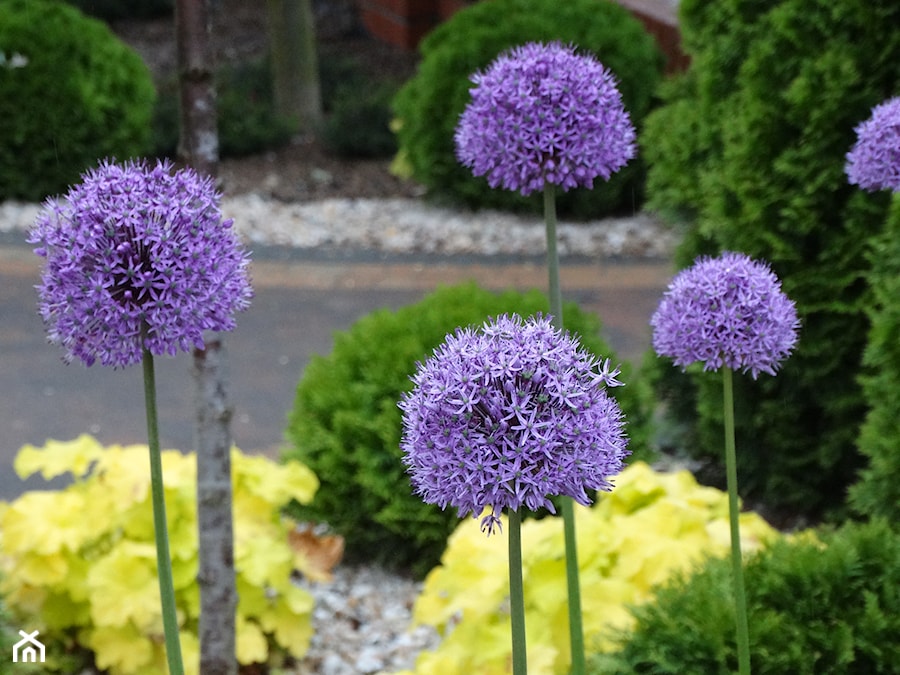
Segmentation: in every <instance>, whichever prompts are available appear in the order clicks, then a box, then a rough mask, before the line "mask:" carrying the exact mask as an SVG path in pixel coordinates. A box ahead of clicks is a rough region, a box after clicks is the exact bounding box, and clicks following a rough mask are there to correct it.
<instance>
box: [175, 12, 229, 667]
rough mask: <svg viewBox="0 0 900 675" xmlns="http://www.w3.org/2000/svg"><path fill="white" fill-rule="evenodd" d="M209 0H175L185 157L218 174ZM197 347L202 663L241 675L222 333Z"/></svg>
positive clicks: (181, 154) (180, 144) (205, 172)
mask: <svg viewBox="0 0 900 675" xmlns="http://www.w3.org/2000/svg"><path fill="white" fill-rule="evenodd" d="M209 10H210V7H209V0H176V3H175V34H176V43H177V51H178V66H179V87H180V103H181V124H180V135H179V142H178V159H179V163H182V164H185V165H189V166H191V167H193V168H194V169H195V170H196V171H197V172H198V173H200V174H202V175H207V176H210V177H212V178H213V179H214V178H215V177H216V175H217V173H218V162H219V136H218V130H217V127H216V92H215V82H214V73H215V65H214V61H215V59H214V55H213V50H212V45H211V40H210V19H211V17H210V11H209ZM204 338H205V343H206V347H205V349H202V350H201V349H197V350H194V379H195V383H196V416H197V418H196V451H197V526H198V545H199V563H198V573H197V582H198V585H199V588H200V626H199V639H200V671H199V672H201V673H203V674H204V675H236V673H237V660H236V657H235V653H236V651H235V609H236V606H237V592H236V590H235V572H234V535H233V525H232V498H231V430H230V423H231V408H230V406H229V403H228V397H227V391H226V386H225V378H224V373H223V364H224V360H225V353H224V349H223V345H222V340H221V338H220V337H219V336H218V335H216V334H207V335H206V336H204Z"/></svg>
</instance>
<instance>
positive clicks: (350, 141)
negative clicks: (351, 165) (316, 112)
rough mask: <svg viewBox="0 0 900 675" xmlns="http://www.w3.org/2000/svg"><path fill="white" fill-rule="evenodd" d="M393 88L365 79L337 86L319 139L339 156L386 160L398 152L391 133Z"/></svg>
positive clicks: (394, 89)
mask: <svg viewBox="0 0 900 675" xmlns="http://www.w3.org/2000/svg"><path fill="white" fill-rule="evenodd" d="M395 91H396V88H395V87H394V86H392V85H390V84H386V83H378V82H373V81H372V80H366V81H365V83H361V82H360V83H355V82H354V83H352V84H345V85H343V86H340V87H339V88H338V89H337V90H336V91H335V94H334V98H333V99H332V101H331V110H330V112H329V113H328V114H327V116H326V117H325V122H324V126H323V128H322V138H323V140H324V141H325V144H326V145H327V146H328V147H329V149H331V151H332V152H334V153H335V154H337V155H338V156H340V157H358V158H365V157H387V156H389V155H391V154H393V153H394V152H396V150H397V142H396V139H395V137H394V133H393V132H392V131H391V127H390V125H391V103H390V102H391V99H392V98H393V96H394V93H395Z"/></svg>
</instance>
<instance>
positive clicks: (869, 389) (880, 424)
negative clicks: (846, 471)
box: [850, 195, 900, 522]
mask: <svg viewBox="0 0 900 675" xmlns="http://www.w3.org/2000/svg"><path fill="white" fill-rule="evenodd" d="M870 257H871V260H872V273H871V275H870V277H869V279H870V282H869V283H870V286H871V287H872V303H871V307H870V312H869V316H870V319H871V328H870V330H869V341H868V344H867V345H866V351H865V355H864V361H863V362H864V369H863V377H862V379H861V382H862V389H863V394H864V395H865V400H866V403H867V405H868V408H869V410H868V413H867V415H866V418H865V422H863V425H862V429H861V430H860V434H859V449H860V452H861V453H862V455H863V456H864V457H865V458H866V459H867V460H868V465H867V466H866V467H865V468H864V469H863V470H862V472H861V474H860V480H859V482H858V483H856V484H855V485H853V486H852V487H851V488H850V503H851V505H852V506H853V507H854V508H855V509H856V510H857V511H859V512H861V513H863V514H866V515H869V516H884V517H885V518H888V519H890V520H891V521H893V522H898V521H900V481H898V480H897V477H898V476H900V396H898V395H897V393H898V392H900V304H898V303H897V298H898V297H900V195H894V199H893V202H892V204H891V210H890V213H889V216H888V222H887V226H886V227H885V229H884V233H883V235H882V236H880V237H876V238H875V241H874V243H873V247H872V251H871V254H870Z"/></svg>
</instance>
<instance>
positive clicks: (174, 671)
mask: <svg viewBox="0 0 900 675" xmlns="http://www.w3.org/2000/svg"><path fill="white" fill-rule="evenodd" d="M146 334H147V326H146V325H144V326H143V327H142V330H141V338H142V339H143V338H145V337H146ZM142 363H143V367H144V404H145V407H146V410H147V444H148V446H149V448H150V489H151V497H152V501H153V527H154V531H155V535H156V566H157V571H158V576H159V594H160V600H161V603H162V619H163V632H164V635H165V644H166V659H167V661H168V663H169V674H170V675H182V674H183V673H184V667H183V666H182V660H181V644H180V642H179V639H178V617H177V615H176V612H175V584H174V582H173V580H172V559H171V557H170V555H169V534H168V529H167V525H166V501H165V494H164V491H163V473H162V455H161V452H160V447H159V424H158V416H157V413H156V375H155V372H154V368H153V354H151V353H150V350H148V349H147V348H146V347H144V349H143V357H142Z"/></svg>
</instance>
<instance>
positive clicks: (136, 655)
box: [81, 622, 154, 675]
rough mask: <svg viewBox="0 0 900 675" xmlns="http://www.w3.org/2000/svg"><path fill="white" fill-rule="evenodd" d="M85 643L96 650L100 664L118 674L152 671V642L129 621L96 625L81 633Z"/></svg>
mask: <svg viewBox="0 0 900 675" xmlns="http://www.w3.org/2000/svg"><path fill="white" fill-rule="evenodd" d="M81 639H82V640H83V641H84V644H85V645H86V646H87V647H89V648H90V649H92V650H93V651H94V654H95V655H96V662H97V667H98V668H99V669H100V670H106V669H110V670H112V671H113V672H119V673H147V674H148V675H149V673H152V672H153V670H154V669H152V668H151V666H153V665H154V663H153V662H154V658H153V657H154V654H153V645H152V643H151V642H150V640H149V639H148V638H147V637H145V636H144V635H142V634H141V631H139V630H138V629H137V628H135V626H134V625H133V624H131V623H129V622H126V623H123V624H121V625H109V626H103V627H102V628H94V629H93V630H89V631H86V632H85V633H84V634H82V636H81Z"/></svg>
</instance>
